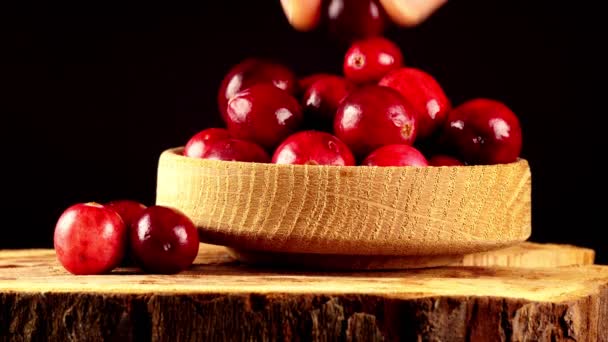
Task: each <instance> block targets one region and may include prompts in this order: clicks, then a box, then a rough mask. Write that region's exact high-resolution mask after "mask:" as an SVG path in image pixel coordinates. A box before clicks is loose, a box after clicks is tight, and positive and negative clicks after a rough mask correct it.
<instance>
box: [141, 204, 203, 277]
mask: <svg viewBox="0 0 608 342" xmlns="http://www.w3.org/2000/svg"><path fill="white" fill-rule="evenodd" d="M130 241H131V250H132V251H133V255H134V256H135V259H136V261H137V263H138V264H139V265H140V266H141V268H142V269H143V270H144V271H146V272H150V273H163V274H172V273H178V272H181V271H183V270H185V269H187V268H188V267H190V265H192V262H193V261H194V259H195V258H196V255H197V254H198V246H199V240H198V232H197V230H196V227H195V226H194V224H193V223H192V221H191V220H190V219H189V218H188V217H187V216H186V215H184V214H183V213H182V212H180V211H179V210H177V209H173V208H168V207H163V206H151V207H149V208H148V209H146V210H145V211H144V212H143V214H142V216H141V217H140V218H139V220H137V222H136V223H135V225H134V226H133V229H131V232H130Z"/></svg>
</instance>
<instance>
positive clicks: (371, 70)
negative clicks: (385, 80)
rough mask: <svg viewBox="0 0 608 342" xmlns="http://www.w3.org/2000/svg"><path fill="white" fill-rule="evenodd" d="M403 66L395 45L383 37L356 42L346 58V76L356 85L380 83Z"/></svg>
mask: <svg viewBox="0 0 608 342" xmlns="http://www.w3.org/2000/svg"><path fill="white" fill-rule="evenodd" d="M402 65H403V55H402V54H401V50H400V49H399V47H398V46H397V45H395V43H393V42H391V41H390V40H388V39H386V38H382V37H373V38H368V39H364V40H360V41H356V42H354V43H353V45H351V47H350V48H349V49H348V51H346V55H345V56H344V66H343V68H344V75H345V76H346V78H348V79H349V80H350V81H353V82H355V83H369V82H378V80H380V79H381V78H382V77H384V75H386V74H387V73H388V72H389V71H391V70H395V69H397V68H399V67H401V66H402Z"/></svg>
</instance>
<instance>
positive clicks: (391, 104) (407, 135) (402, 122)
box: [334, 85, 416, 157]
mask: <svg viewBox="0 0 608 342" xmlns="http://www.w3.org/2000/svg"><path fill="white" fill-rule="evenodd" d="M334 132H335V134H336V136H337V137H338V138H340V139H341V140H342V141H344V142H345V143H346V145H348V146H349V147H350V149H351V151H353V153H354V154H355V155H356V156H358V157H364V156H366V155H367V154H369V153H370V152H371V151H373V150H375V149H377V148H379V147H381V146H384V145H390V144H405V145H411V144H412V143H413V142H414V139H415V138H416V114H415V111H414V110H413V109H412V108H411V105H410V104H409V103H408V102H406V101H405V100H404V99H403V97H402V96H401V95H400V94H399V93H398V92H397V91H395V90H393V89H391V88H387V87H381V86H376V85H369V86H365V87H361V88H359V89H356V90H353V91H352V92H351V93H350V94H349V95H348V96H347V97H346V98H345V99H344V100H343V101H342V103H341V104H340V107H339V108H338V111H337V112H336V118H335V121H334Z"/></svg>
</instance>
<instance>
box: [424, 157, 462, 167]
mask: <svg viewBox="0 0 608 342" xmlns="http://www.w3.org/2000/svg"><path fill="white" fill-rule="evenodd" d="M429 165H432V166H462V165H464V163H463V162H461V161H460V160H458V159H456V158H454V157H451V156H448V155H444V154H436V155H434V156H432V157H431V158H430V159H429Z"/></svg>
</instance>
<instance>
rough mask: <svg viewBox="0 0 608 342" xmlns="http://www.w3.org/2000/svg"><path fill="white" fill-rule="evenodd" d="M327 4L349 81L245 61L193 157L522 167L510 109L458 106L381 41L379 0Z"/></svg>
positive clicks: (192, 147) (189, 151)
mask: <svg viewBox="0 0 608 342" xmlns="http://www.w3.org/2000/svg"><path fill="white" fill-rule="evenodd" d="M323 4H324V5H323V9H322V13H321V15H322V18H321V19H322V23H324V24H325V25H326V26H327V27H328V28H329V29H330V31H331V32H334V33H336V34H338V33H339V34H341V35H342V37H345V38H347V39H348V41H349V42H351V45H350V47H349V48H348V49H347V50H346V53H345V54H344V60H342V61H341V62H340V63H341V67H342V71H343V74H342V75H340V74H332V73H329V72H327V71H324V70H319V72H316V73H314V72H313V73H308V74H305V75H299V77H296V75H295V74H294V73H293V71H291V69H290V67H288V66H286V65H283V64H278V63H275V62H270V61H268V60H262V59H255V58H249V59H245V60H244V61H242V62H241V63H238V64H237V65H236V66H234V67H233V68H231V69H230V70H228V72H227V74H226V76H225V77H224V79H223V81H222V84H221V86H220V89H219V96H218V103H219V111H220V113H221V114H222V118H223V119H224V121H225V123H226V128H208V129H205V130H202V131H200V132H199V133H197V134H196V135H194V136H192V137H191V138H190V140H189V141H188V143H187V144H186V147H185V149H184V155H185V156H187V157H196V158H203V159H216V160H222V161H241V162H256V163H276V164H307V165H314V164H318V165H330V166H351V165H366V166H396V167H409V166H415V167H426V166H428V167H458V166H468V165H480V164H484V165H493V164H505V163H512V162H515V161H517V160H518V158H519V156H520V153H521V147H522V132H521V127H520V123H519V120H518V118H517V116H516V115H515V114H514V113H513V112H512V111H511V109H509V108H508V107H507V106H506V105H505V104H504V103H501V102H499V101H497V100H492V99H472V100H469V101H465V102H464V103H457V104H454V105H455V106H453V105H452V101H451V100H450V98H449V96H448V95H447V94H446V92H445V90H444V89H443V87H442V86H441V83H440V82H439V80H438V78H436V77H435V76H434V75H432V74H430V73H429V72H427V71H425V70H423V69H421V68H419V67H417V66H410V65H408V66H405V67H404V66H403V64H404V56H403V53H402V51H401V49H400V48H399V47H398V46H397V45H396V44H395V43H394V42H392V41H390V40H389V39H387V38H384V37H380V36H379V35H380V34H381V33H382V31H383V29H384V27H385V23H386V22H385V14H384V12H383V10H382V6H379V4H378V1H377V0H350V1H345V0H327V1H324V2H323ZM352 23H357V25H353V24H352ZM405 59H407V58H405ZM337 62H338V61H337ZM336 64H337V65H336V66H337V67H340V64H338V63H336ZM404 146H408V147H404ZM350 155H352V156H353V158H351V157H350ZM270 156H272V158H270Z"/></svg>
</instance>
